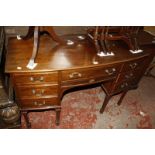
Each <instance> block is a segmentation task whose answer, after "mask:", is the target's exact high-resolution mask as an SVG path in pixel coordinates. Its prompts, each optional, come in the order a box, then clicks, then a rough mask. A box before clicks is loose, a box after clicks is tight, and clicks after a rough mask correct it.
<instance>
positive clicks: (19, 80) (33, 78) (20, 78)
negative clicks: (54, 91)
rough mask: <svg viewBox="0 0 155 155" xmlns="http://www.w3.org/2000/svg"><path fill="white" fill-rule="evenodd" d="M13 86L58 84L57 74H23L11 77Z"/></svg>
mask: <svg viewBox="0 0 155 155" xmlns="http://www.w3.org/2000/svg"><path fill="white" fill-rule="evenodd" d="M13 80H14V83H15V84H41V83H46V82H50V83H58V82H57V81H58V73H57V72H51V73H31V74H28V73H25V74H15V75H13Z"/></svg>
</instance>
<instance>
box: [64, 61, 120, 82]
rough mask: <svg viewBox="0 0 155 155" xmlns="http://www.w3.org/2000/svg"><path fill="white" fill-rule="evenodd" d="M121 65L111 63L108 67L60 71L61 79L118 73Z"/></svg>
mask: <svg viewBox="0 0 155 155" xmlns="http://www.w3.org/2000/svg"><path fill="white" fill-rule="evenodd" d="M120 67H121V65H120V64H117V65H111V66H109V67H98V68H90V69H77V70H68V71H62V81H69V80H74V79H83V78H87V79H88V78H91V77H101V76H102V77H103V76H104V77H106V76H115V75H116V74H118V73H119V70H120Z"/></svg>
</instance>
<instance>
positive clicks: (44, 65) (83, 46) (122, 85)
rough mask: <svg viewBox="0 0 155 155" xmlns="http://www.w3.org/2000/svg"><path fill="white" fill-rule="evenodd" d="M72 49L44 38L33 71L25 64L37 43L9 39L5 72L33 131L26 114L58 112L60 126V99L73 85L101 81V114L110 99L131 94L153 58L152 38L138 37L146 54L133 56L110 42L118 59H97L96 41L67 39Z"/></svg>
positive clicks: (120, 43)
mask: <svg viewBox="0 0 155 155" xmlns="http://www.w3.org/2000/svg"><path fill="white" fill-rule="evenodd" d="M63 39H70V40H72V41H73V42H74V44H73V45H58V44H57V43H55V42H53V41H52V39H51V38H49V37H48V36H46V35H45V36H42V37H41V38H40V45H39V51H38V55H37V58H36V63H38V65H37V66H36V67H35V68H34V69H32V70H31V69H28V68H27V67H26V66H27V64H28V61H29V59H30V57H31V52H32V48H33V40H32V39H30V40H17V39H16V38H10V40H9V42H8V49H7V56H6V64H5V72H6V73H9V74H10V80H11V83H12V89H13V92H14V94H15V95H14V99H15V102H16V103H17V104H18V106H19V107H20V110H21V113H22V114H23V115H24V117H25V120H26V122H27V127H30V122H29V119H28V112H30V111H37V110H48V109H54V110H55V111H56V123H57V124H59V118H60V111H61V100H62V97H63V94H64V92H65V91H66V90H69V89H71V88H73V87H79V86H85V85H91V84H95V83H100V84H101V86H102V88H103V90H104V91H105V93H106V98H105V100H104V103H103V106H102V107H101V110H100V112H101V113H102V112H103V111H104V109H105V107H106V105H107V103H108V101H109V99H110V97H111V96H113V95H115V94H118V93H122V96H121V98H120V100H119V102H118V104H120V102H121V101H122V99H123V97H124V96H125V94H126V92H127V91H128V90H131V89H134V88H137V86H138V83H139V81H140V79H141V77H142V76H143V74H144V72H145V70H146V69H147V67H148V66H149V64H150V62H151V61H152V59H153V56H154V53H155V52H154V50H155V46H154V45H153V44H152V40H153V37H152V36H151V35H149V34H148V33H146V32H141V33H139V36H138V40H139V43H140V48H141V49H142V50H143V52H142V53H139V54H132V53H130V52H129V49H128V47H127V45H126V44H124V43H123V42H122V41H110V48H111V50H112V51H113V52H114V53H115V56H110V57H99V56H98V55H97V52H96V50H95V47H94V45H93V43H92V42H90V41H89V39H88V38H87V37H86V38H85V39H84V40H82V39H79V37H78V36H77V35H70V36H69V35H68V36H63Z"/></svg>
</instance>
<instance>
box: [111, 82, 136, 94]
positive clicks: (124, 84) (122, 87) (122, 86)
mask: <svg viewBox="0 0 155 155" xmlns="http://www.w3.org/2000/svg"><path fill="white" fill-rule="evenodd" d="M137 84H138V82H137V81H136V80H131V81H123V82H120V83H117V84H116V86H115V87H114V90H113V92H121V91H125V90H128V89H131V88H133V87H135V86H137Z"/></svg>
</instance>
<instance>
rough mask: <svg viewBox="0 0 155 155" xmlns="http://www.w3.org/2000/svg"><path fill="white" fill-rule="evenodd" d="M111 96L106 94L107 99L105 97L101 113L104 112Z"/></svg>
mask: <svg viewBox="0 0 155 155" xmlns="http://www.w3.org/2000/svg"><path fill="white" fill-rule="evenodd" d="M110 98H111V96H109V95H106V97H105V99H104V102H103V105H102V107H101V109H100V113H101V114H102V113H103V112H104V110H105V108H106V105H107V104H108V102H109V100H110Z"/></svg>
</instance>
